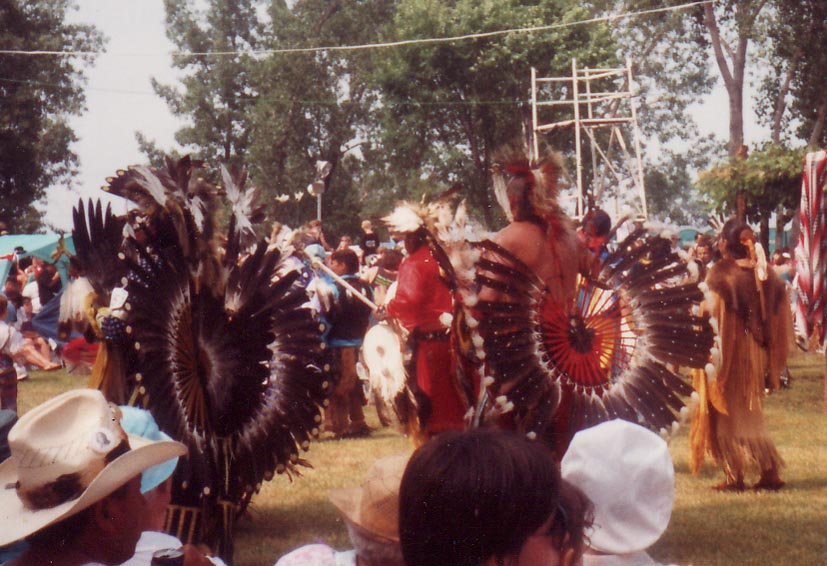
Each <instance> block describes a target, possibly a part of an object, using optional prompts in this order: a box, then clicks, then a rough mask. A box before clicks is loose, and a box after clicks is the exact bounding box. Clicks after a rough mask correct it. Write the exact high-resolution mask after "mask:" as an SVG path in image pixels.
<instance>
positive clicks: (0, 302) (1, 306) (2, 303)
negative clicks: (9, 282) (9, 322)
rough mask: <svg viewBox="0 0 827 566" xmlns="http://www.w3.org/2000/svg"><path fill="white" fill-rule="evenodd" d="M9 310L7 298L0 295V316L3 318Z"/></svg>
mask: <svg viewBox="0 0 827 566" xmlns="http://www.w3.org/2000/svg"><path fill="white" fill-rule="evenodd" d="M8 310H9V299H8V298H6V296H5V295H0V317H2V318H5V316H6V313H7V312H8Z"/></svg>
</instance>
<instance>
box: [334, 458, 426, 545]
mask: <svg viewBox="0 0 827 566" xmlns="http://www.w3.org/2000/svg"><path fill="white" fill-rule="evenodd" d="M409 459H410V454H399V455H396V456H388V457H387V458H381V459H379V460H377V461H376V462H374V463H373V465H372V466H371V467H370V469H369V470H368V475H367V478H366V479H365V482H364V483H363V484H362V485H361V486H360V487H351V488H344V489H335V490H333V491H331V492H330V501H331V502H332V503H333V505H334V506H335V507H336V508H337V509H338V510H339V511H340V512H341V513H342V515H343V516H344V518H345V520H346V521H348V522H349V523H351V524H354V525H356V526H357V527H359V528H361V529H362V530H363V531H365V532H367V533H369V534H371V535H372V536H374V537H377V538H378V539H380V540H385V541H389V542H399V484H400V483H401V481H402V474H403V473H404V471H405V466H406V465H407V463H408V460H409Z"/></svg>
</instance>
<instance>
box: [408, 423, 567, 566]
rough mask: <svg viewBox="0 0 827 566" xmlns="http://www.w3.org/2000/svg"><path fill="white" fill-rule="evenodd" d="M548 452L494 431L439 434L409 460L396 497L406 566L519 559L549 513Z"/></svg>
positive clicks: (556, 483)
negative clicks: (513, 556)
mask: <svg viewBox="0 0 827 566" xmlns="http://www.w3.org/2000/svg"><path fill="white" fill-rule="evenodd" d="M560 482H561V479H560V473H559V471H558V468H557V464H556V463H555V461H554V458H553V456H552V454H551V453H550V452H549V451H548V450H547V449H546V448H545V447H544V446H543V445H541V444H539V443H534V442H531V441H529V440H527V439H526V438H525V437H524V436H522V435H518V434H515V433H510V432H505V431H502V430H498V429H485V428H483V429H475V430H471V431H467V432H446V433H443V434H442V435H439V436H437V437H436V438H435V439H434V440H432V441H430V442H429V443H427V444H425V445H424V446H422V447H421V448H419V449H418V450H417V451H416V452H415V453H414V454H413V456H412V457H411V460H410V462H409V463H408V466H407V468H406V469H405V473H404V475H403V476H402V483H401V486H400V492H399V538H400V542H401V544H402V554H403V556H404V557H405V564H407V565H408V566H429V565H434V566H444V565H447V564H451V565H452V566H479V565H480V564H482V563H483V562H485V561H486V560H487V559H489V558H491V557H496V558H504V557H506V556H510V555H514V554H517V553H519V551H520V549H521V547H522V546H523V544H524V542H525V541H526V539H528V537H529V536H531V535H533V534H534V533H535V532H536V531H537V529H538V528H539V527H540V526H542V524H543V523H545V522H546V521H547V520H548V519H549V517H551V516H552V514H553V513H555V511H556V510H557V507H558V503H559V498H560V495H559V493H560Z"/></svg>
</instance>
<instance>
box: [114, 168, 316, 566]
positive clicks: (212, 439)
mask: <svg viewBox="0 0 827 566" xmlns="http://www.w3.org/2000/svg"><path fill="white" fill-rule="evenodd" d="M198 167H200V163H197V162H194V161H191V160H189V159H188V158H185V159H183V160H179V161H177V162H171V161H170V162H168V164H167V168H166V169H165V170H155V169H151V168H147V167H133V168H130V169H128V170H124V171H119V172H118V174H117V176H115V177H113V178H112V179H110V184H109V187H108V188H109V192H111V193H113V194H119V195H121V196H124V197H126V198H129V199H130V200H131V201H132V202H135V203H137V204H138V209H137V211H135V212H134V213H133V214H132V222H131V224H130V226H131V228H132V234H134V236H129V237H127V238H126V240H125V241H124V242H123V244H122V250H121V251H120V252H119V255H118V257H119V261H120V264H121V271H122V272H123V273H124V277H123V278H122V279H121V280H120V281H119V282H118V283H117V286H120V287H122V288H123V291H122V292H120V293H118V295H119V296H121V297H123V304H122V305H121V306H122V311H123V314H122V315H121V317H120V319H119V320H114V317H108V318H107V317H104V319H103V320H104V326H106V327H107V329H108V330H107V332H106V333H105V335H106V336H105V338H106V339H105V341H106V342H107V343H108V345H109V347H110V348H120V351H122V352H123V353H124V358H125V359H126V361H127V364H126V367H125V370H124V374H123V375H122V376H121V379H122V380H123V382H124V384H125V388H126V390H127V391H128V393H129V400H130V403H132V404H136V405H140V406H143V407H145V408H147V409H148V410H150V411H151V412H152V414H153V415H154V417H155V419H156V421H157V422H158V424H159V426H160V428H161V429H162V430H164V431H165V432H167V433H168V434H169V435H170V436H172V437H173V438H175V439H177V440H180V441H182V442H184V443H185V444H187V446H188V447H189V456H188V457H187V458H186V459H182V461H181V462H180V463H179V465H178V468H177V469H176V472H175V476H174V477H175V481H174V483H173V505H172V506H171V508H170V509H171V511H170V514H169V516H168V525H167V526H168V530H169V531H170V532H172V533H173V534H176V535H177V536H179V537H180V538H182V539H183V540H184V541H185V542H203V543H205V544H207V545H208V546H210V547H211V548H212V549H213V550H215V551H216V552H218V553H219V554H220V555H221V556H223V557H224V558H225V559H226V560H228V561H229V560H230V559H231V557H232V550H233V549H232V539H233V525H234V520H235V517H237V516H238V515H239V514H240V513H241V512H243V510H244V508H245V507H246V506H247V505H248V504H249V502H250V500H251V498H252V496H253V495H254V494H255V493H256V492H257V491H258V489H259V488H260V486H261V483H262V482H264V481H268V480H270V479H272V477H273V476H274V474H277V473H279V474H280V473H286V474H288V475H294V474H298V473H299V467H300V466H303V465H308V463H307V462H306V461H305V460H304V459H303V458H302V456H301V453H302V452H304V451H306V450H307V449H308V448H309V442H310V440H311V439H312V438H313V437H314V436H315V435H317V434H318V432H319V427H320V424H321V420H322V419H321V409H320V408H321V406H322V405H323V404H324V403H325V402H326V401H325V399H326V397H327V395H328V391H329V382H330V379H329V369H330V367H329V363H328V356H327V352H326V350H325V346H324V344H323V342H322V339H321V335H322V332H323V328H322V327H321V325H320V322H319V320H318V319H317V317H316V315H315V314H314V312H313V311H312V310H311V309H310V308H309V307H308V306H307V303H308V296H307V293H306V290H305V288H304V286H303V285H296V284H294V283H295V281H296V279H297V278H298V277H300V274H299V272H298V271H297V270H295V269H290V268H287V267H286V266H287V265H288V262H286V261H285V259H286V258H284V257H283V256H282V252H281V251H280V250H279V249H278V248H276V247H275V246H270V247H268V245H267V243H266V242H264V241H263V240H262V241H259V242H258V243H253V244H251V242H252V236H253V235H254V232H253V227H254V223H255V221H256V220H255V218H256V214H257V211H258V209H257V208H256V206H255V204H254V198H253V192H252V191H244V189H243V185H244V181H245V177H246V175H245V174H244V172H243V171H242V172H240V173H230V172H229V171H227V170H224V171H223V172H222V174H223V180H224V187H223V188H224V190H225V191H226V194H227V196H228V198H229V200H230V201H231V209H232V210H231V213H232V219H231V221H230V223H229V229H228V233H227V234H223V233H220V231H219V230H218V225H219V223H218V221H217V219H216V218H215V215H216V214H217V211H218V210H219V206H218V202H217V199H218V197H219V196H220V191H219V190H218V189H216V187H214V186H212V185H211V184H210V183H208V182H206V181H204V180H203V179H200V178H196V177H195V175H194V174H195V171H196V169H197V168H198Z"/></svg>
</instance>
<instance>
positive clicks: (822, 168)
mask: <svg viewBox="0 0 827 566" xmlns="http://www.w3.org/2000/svg"><path fill="white" fill-rule="evenodd" d="M825 184H827V151H825V150H822V151H817V152H813V153H809V154H807V160H806V165H805V168H804V175H803V178H802V183H801V208H800V210H799V219H800V221H801V231H800V233H799V236H798V245H797V247H796V249H795V260H796V261H795V265H796V278H795V282H794V285H795V291H796V294H797V297H798V301H797V305H796V311H795V313H794V315H795V326H796V333H797V334H798V335H799V336H801V337H802V338H805V339H806V341H807V343H809V342H810V340H811V339H814V338H815V339H818V343H819V344H821V343H822V342H823V340H824V316H825V308H824V300H825V285H827V273H825V270H827V210H825V198H824V189H825Z"/></svg>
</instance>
